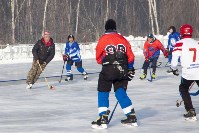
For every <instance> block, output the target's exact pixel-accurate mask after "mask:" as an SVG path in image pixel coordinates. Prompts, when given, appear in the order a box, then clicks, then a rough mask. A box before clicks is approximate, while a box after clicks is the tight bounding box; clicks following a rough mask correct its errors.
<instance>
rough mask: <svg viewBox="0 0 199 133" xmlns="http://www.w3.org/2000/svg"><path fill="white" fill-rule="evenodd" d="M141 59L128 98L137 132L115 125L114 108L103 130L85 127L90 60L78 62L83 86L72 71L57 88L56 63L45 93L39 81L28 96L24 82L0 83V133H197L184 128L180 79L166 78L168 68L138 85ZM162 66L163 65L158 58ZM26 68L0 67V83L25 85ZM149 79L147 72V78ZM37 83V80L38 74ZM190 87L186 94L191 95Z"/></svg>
mask: <svg viewBox="0 0 199 133" xmlns="http://www.w3.org/2000/svg"><path fill="white" fill-rule="evenodd" d="M143 61H144V58H143V57H142V56H136V61H135V68H136V69H137V70H136V77H134V79H133V80H132V81H131V82H129V86H128V90H127V92H128V96H129V97H130V98H131V99H132V102H133V107H134V108H135V111H136V115H137V118H138V125H139V127H132V128H129V127H124V126H122V124H121V123H120V120H121V119H123V118H124V117H125V116H124V114H123V112H122V110H121V108H120V106H119V105H118V107H117V109H116V111H115V113H114V116H113V118H112V120H111V122H110V125H109V126H108V129H105V130H95V129H91V122H92V121H93V120H96V119H97V117H98V115H97V114H98V113H97V112H98V110H97V90H96V89H97V80H98V72H100V69H101V66H100V65H98V64H97V63H96V61H95V59H85V60H83V66H84V68H85V70H86V71H87V72H89V73H91V74H89V78H88V80H87V81H85V80H83V76H82V75H77V74H78V72H77V70H76V69H75V67H72V69H73V73H74V74H75V75H74V81H70V82H65V81H64V80H62V82H61V83H58V80H59V77H56V76H59V75H60V74H61V69H62V65H63V62H62V61H52V62H51V63H50V64H49V65H48V66H47V68H46V69H45V75H46V76H55V77H53V78H49V79H48V80H49V83H50V85H53V86H55V88H56V90H49V89H48V88H47V86H46V84H45V82H44V79H43V78H41V79H40V80H39V81H38V83H36V84H35V85H33V88H32V89H30V90H27V89H26V83H25V80H21V81H10V82H0V132H1V133H7V132H12V133H92V132H94V133H98V132H100V133H117V132H118V133H121V132H123V133H133V132H136V133H185V132H190V133H198V132H199V122H198V121H196V122H187V121H185V120H184V119H183V114H184V113H185V109H184V107H183V106H182V105H181V106H180V107H179V108H177V107H176V100H177V99H178V100H181V97H180V95H179V92H178V86H179V83H180V76H178V77H177V76H174V75H172V74H167V73H166V70H167V69H169V68H168V67H162V68H157V73H156V75H157V80H156V81H153V82H148V81H147V80H144V81H141V80H139V76H140V75H141V74H142V71H141V69H140V68H141V66H142V64H143ZM159 61H162V62H163V63H162V65H161V66H164V65H165V64H166V61H167V59H164V58H162V57H161V58H160V59H159ZM30 67H31V63H18V64H1V65H0V70H1V71H0V81H6V80H11V79H25V78H26V76H27V73H28V71H29V69H30ZM147 76H148V78H149V72H148V75H147ZM41 77H43V74H41ZM197 90H198V87H197V86H196V85H194V86H193V88H192V90H191V91H193V92H194V91H197ZM192 101H193V105H194V107H195V109H196V112H199V99H198V96H195V97H192ZM115 104H116V99H115V97H114V92H113V91H112V92H111V95H110V110H112V109H113V108H114V106H115Z"/></svg>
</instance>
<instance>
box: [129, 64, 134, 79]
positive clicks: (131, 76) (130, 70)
mask: <svg viewBox="0 0 199 133" xmlns="http://www.w3.org/2000/svg"><path fill="white" fill-rule="evenodd" d="M134 77H135V69H134V67H133V68H132V69H128V81H131V80H132V79H133V78H134Z"/></svg>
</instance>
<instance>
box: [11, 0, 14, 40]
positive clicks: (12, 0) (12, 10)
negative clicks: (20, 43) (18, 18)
mask: <svg viewBox="0 0 199 133" xmlns="http://www.w3.org/2000/svg"><path fill="white" fill-rule="evenodd" d="M11 12H12V43H13V44H14V43H15V0H11Z"/></svg>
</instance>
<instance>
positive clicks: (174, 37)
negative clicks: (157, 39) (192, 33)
mask: <svg viewBox="0 0 199 133" xmlns="http://www.w3.org/2000/svg"><path fill="white" fill-rule="evenodd" d="M179 40H180V34H179V33H178V32H174V33H172V34H170V35H169V40H168V45H167V48H168V49H169V51H171V50H173V48H174V46H175V44H176V42H177V41H179Z"/></svg>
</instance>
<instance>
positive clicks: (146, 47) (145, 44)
mask: <svg viewBox="0 0 199 133" xmlns="http://www.w3.org/2000/svg"><path fill="white" fill-rule="evenodd" d="M143 53H144V56H145V58H148V56H149V55H148V54H149V50H148V43H147V41H146V42H145V43H144V50H143Z"/></svg>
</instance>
